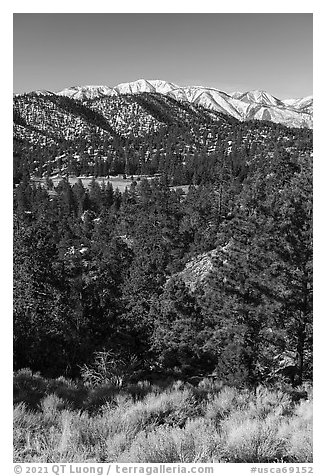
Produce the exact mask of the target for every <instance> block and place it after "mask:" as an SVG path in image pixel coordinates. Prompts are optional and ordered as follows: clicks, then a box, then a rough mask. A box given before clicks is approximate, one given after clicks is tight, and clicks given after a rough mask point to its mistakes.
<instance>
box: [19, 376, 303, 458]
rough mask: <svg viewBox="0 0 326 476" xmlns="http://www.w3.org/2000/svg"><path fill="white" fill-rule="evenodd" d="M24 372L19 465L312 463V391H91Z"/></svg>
mask: <svg viewBox="0 0 326 476" xmlns="http://www.w3.org/2000/svg"><path fill="white" fill-rule="evenodd" d="M24 372H25V373H24V374H23V375H22V374H19V375H18V379H17V380H16V382H15V385H16V387H15V388H16V392H15V402H16V403H15V406H14V460H15V462H35V463H36V462H68V461H69V462H110V461H117V462H143V463H145V462H146V463H161V462H162V463H175V462H193V463H194V462H196V463H209V462H262V463H265V462H298V463H307V462H311V461H312V400H311V392H310V394H309V397H310V398H309V401H303V400H301V401H299V402H296V403H293V401H292V400H291V398H290V396H289V394H288V393H284V392H282V391H281V390H271V389H267V388H265V387H258V388H257V389H256V391H255V392H250V391H249V390H238V389H236V388H230V387H221V385H216V386H214V385H207V383H206V384H205V383H204V384H203V385H202V386H199V388H194V387H191V386H189V385H183V384H182V383H181V382H178V383H175V384H174V385H171V386H170V387H169V388H166V389H164V390H160V389H159V387H157V386H152V385H150V384H148V383H146V384H144V383H139V384H138V385H134V386H133V387H132V388H129V390H128V389H124V390H120V391H119V392H116V391H114V390H113V389H112V388H110V387H99V388H96V389H88V390H85V388H82V387H80V386H78V384H75V383H73V382H71V381H66V380H64V379H57V380H56V381H53V380H52V381H46V380H45V379H42V378H41V377H40V376H38V375H37V376H35V378H34V377H33V375H32V374H31V373H28V372H27V371H24ZM138 390H139V392H138ZM51 392H52V393H51Z"/></svg>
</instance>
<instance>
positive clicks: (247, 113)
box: [42, 79, 313, 128]
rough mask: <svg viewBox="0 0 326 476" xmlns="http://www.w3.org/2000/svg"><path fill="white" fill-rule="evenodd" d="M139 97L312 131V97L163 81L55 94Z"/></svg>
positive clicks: (82, 97) (84, 97) (85, 97)
mask: <svg viewBox="0 0 326 476" xmlns="http://www.w3.org/2000/svg"><path fill="white" fill-rule="evenodd" d="M42 93H43V92H42ZM44 93H46V92H44ZM140 93H160V94H163V95H165V96H169V97H172V98H174V99H176V100H178V101H184V102H188V103H193V104H196V105H199V106H202V107H204V108H205V109H209V110H212V111H216V112H221V113H223V114H227V115H229V116H232V117H235V118H236V119H238V120H240V121H246V120H252V119H258V120H269V121H272V122H276V123H281V124H284V125H286V126H289V127H308V128H312V112H313V98H312V96H308V97H305V98H299V99H286V100H281V99H278V98H276V97H274V96H273V95H271V94H269V93H268V92H266V91H261V90H253V91H246V92H240V91H236V92H233V93H230V94H228V93H226V92H223V91H219V90H218V89H215V88H211V87H204V86H187V87H181V86H178V85H177V84H174V83H171V82H167V81H162V80H146V79H139V80H137V81H132V82H129V83H121V84H118V85H117V86H114V87H111V86H73V87H70V88H66V89H63V90H62V91H59V92H57V93H55V94H58V95H60V96H68V97H70V98H73V99H78V100H81V101H88V100H94V99H98V98H103V97H108V96H116V95H125V94H140ZM49 94H50V92H49Z"/></svg>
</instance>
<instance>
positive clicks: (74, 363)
mask: <svg viewBox="0 0 326 476" xmlns="http://www.w3.org/2000/svg"><path fill="white" fill-rule="evenodd" d="M14 120H15V124H14V153H15V157H14V366H15V369H20V368H24V367H29V368H30V369H32V370H34V371H40V372H41V373H42V374H43V375H44V376H47V377H57V376H59V375H65V376H68V377H80V376H83V375H84V377H85V375H86V376H89V378H90V379H92V378H93V377H94V376H97V378H98V379H99V380H98V382H101V381H105V379H107V380H108V381H115V380H114V379H117V378H118V379H120V380H119V382H120V384H121V385H123V384H124V382H129V383H130V382H132V381H138V380H139V379H148V380H152V381H154V380H155V379H156V378H162V377H164V376H168V375H169V376H171V377H174V378H180V379H182V380H187V381H189V382H195V381H196V379H198V378H199V379H200V378H203V377H205V376H208V375H210V376H214V378H215V379H218V380H221V381H223V382H225V383H227V384H229V385H238V386H243V385H257V384H258V383H267V382H275V381H276V380H279V379H282V378H286V379H288V380H289V381H290V382H291V383H292V384H300V383H302V381H304V380H311V378H312V131H311V130H308V129H289V128H286V127H284V126H281V125H278V124H274V123H270V122H267V121H265V122H264V121H260V122H258V121H248V122H239V121H237V120H236V119H234V118H230V117H227V116H223V115H222V114H220V113H216V112H212V111H208V110H205V109H203V108H201V107H199V106H195V105H187V104H184V103H181V102H178V101H176V100H174V99H173V98H168V97H165V96H162V95H160V94H154V93H144V94H138V95H133V96H132V95H125V96H119V97H109V98H108V97H105V98H101V99H98V98H97V99H94V100H89V101H86V102H83V103H82V102H79V101H76V100H73V99H70V98H67V97H60V96H55V95H50V94H48V95H40V94H28V95H23V96H18V97H15V99H14ZM115 174H126V175H128V176H134V178H135V179H136V177H137V175H147V176H148V178H143V179H142V180H138V181H137V182H136V181H134V182H133V184H132V185H131V186H130V188H127V189H126V190H125V192H124V193H121V192H119V190H114V189H113V187H112V185H111V184H110V181H108V180H106V181H105V183H104V182H103V184H102V185H99V183H98V182H97V181H96V180H95V178H96V177H106V178H108V177H109V176H110V175H115ZM154 174H157V175H156V177H155V178H154ZM58 175H59V176H61V177H62V180H61V182H60V183H59V185H58V186H57V187H54V186H53V182H52V180H51V178H54V176H58ZM81 175H83V176H85V175H87V176H90V177H94V179H93V180H92V181H91V183H90V186H89V188H85V187H84V186H83V184H82V182H81V181H77V183H76V184H74V185H73V186H72V185H71V184H70V183H69V177H71V176H77V177H78V176H81ZM33 177H39V178H43V180H44V183H43V186H42V187H41V186H38V187H36V186H35V185H32V181H31V178H33ZM178 185H189V192H188V193H187V194H184V193H183V192H182V191H181V190H178V188H177V187H176V186H178ZM85 372H86V373H85ZM94 378H95V377H94ZM101 379H102V380H101ZM110 379H111V380H110Z"/></svg>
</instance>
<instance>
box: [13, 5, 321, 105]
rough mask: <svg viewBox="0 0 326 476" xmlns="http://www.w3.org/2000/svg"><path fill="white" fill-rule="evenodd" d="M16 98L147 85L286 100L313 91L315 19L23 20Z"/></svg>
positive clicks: (17, 22)
mask: <svg viewBox="0 0 326 476" xmlns="http://www.w3.org/2000/svg"><path fill="white" fill-rule="evenodd" d="M13 17H14V20H13V66H14V70H13V77H14V84H13V92H14V93H21V92H27V91H32V90H36V89H47V90H50V91H59V90H61V89H64V88H65V87H69V86H73V85H87V84H94V85H107V86H116V85H117V84H119V83H122V82H130V81H134V80H137V79H140V78H145V79H162V80H165V81H170V82H173V83H176V84H178V85H180V86H187V85H201V86H209V87H214V88H217V89H219V90H222V91H226V92H233V91H248V90H253V89H262V90H265V91H268V92H269V93H271V94H273V95H274V96H276V97H278V98H280V99H285V98H291V97H293V98H295V97H303V96H308V95H310V94H312V93H313V91H312V61H313V45H312V43H313V41H312V40H313V25H312V23H313V18H312V17H313V15H312V14H311V13H230V14H229V13H208V14H206V13H194V14H191V13H188V14H187V13H180V14H177V13H171V14H165V13H147V14H143V13H130V14H129V13H122V14H118V13H100V14H96V13H93V14H92V13H85V14H83V13H71V14H69V13H59V14H58V13H15V14H14V15H13Z"/></svg>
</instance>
